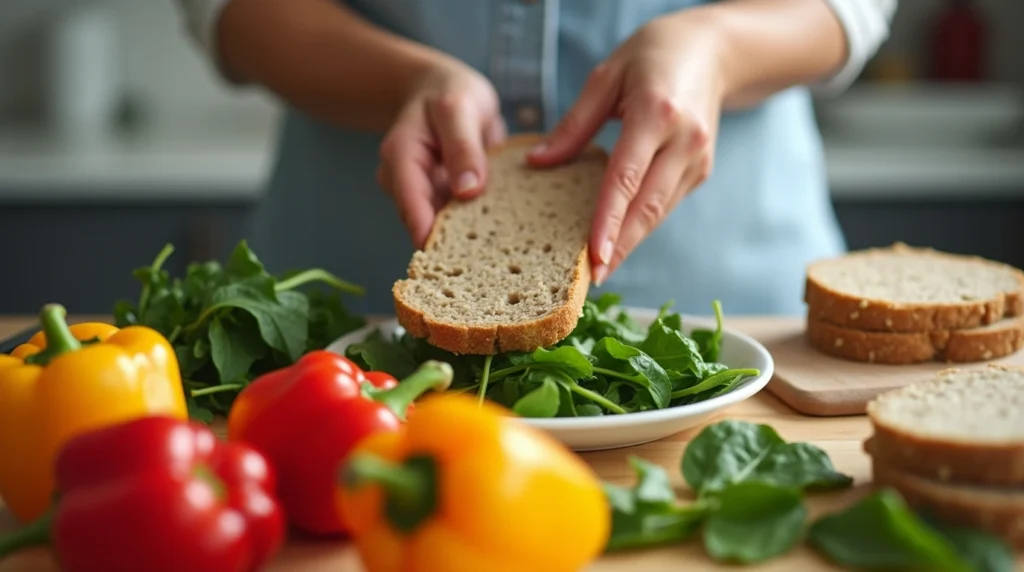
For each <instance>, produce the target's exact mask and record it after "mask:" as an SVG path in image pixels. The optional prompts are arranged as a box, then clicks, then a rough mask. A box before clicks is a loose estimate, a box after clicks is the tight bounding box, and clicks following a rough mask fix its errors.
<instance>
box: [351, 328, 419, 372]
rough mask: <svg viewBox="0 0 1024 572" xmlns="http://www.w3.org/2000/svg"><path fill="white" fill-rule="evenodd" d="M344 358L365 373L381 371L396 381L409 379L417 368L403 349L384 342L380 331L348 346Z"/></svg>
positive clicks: (413, 360) (412, 359) (414, 361)
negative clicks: (393, 377)
mask: <svg viewBox="0 0 1024 572" xmlns="http://www.w3.org/2000/svg"><path fill="white" fill-rule="evenodd" d="M345 357H347V358H349V359H350V360H352V361H353V362H355V364H356V365H358V366H359V367H360V368H362V369H364V370H366V371H383V372H386V373H389V374H391V375H393V376H395V378H397V379H405V378H406V377H409V376H410V375H412V373H413V372H415V371H416V369H417V368H418V367H419V364H418V363H417V362H416V360H415V359H414V358H413V356H412V354H411V353H409V351H408V350H406V349H405V347H403V346H401V345H399V344H395V343H392V342H390V341H388V340H386V339H385V338H384V336H383V334H382V333H381V331H380V330H374V331H373V332H371V333H370V335H368V336H367V337H366V338H365V339H364V340H363V341H362V342H359V343H355V344H352V345H350V346H348V347H347V348H346V349H345Z"/></svg>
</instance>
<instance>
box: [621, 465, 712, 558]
mask: <svg viewBox="0 0 1024 572" xmlns="http://www.w3.org/2000/svg"><path fill="white" fill-rule="evenodd" d="M628 461H629V464H630V466H631V467H632V468H633V471H634V472H635V473H636V476H637V480H636V483H635V484H634V485H633V487H632V488H628V489H627V488H624V487H620V486H617V485H613V484H611V483H604V484H603V485H604V490H605V496H606V498H607V499H608V503H609V505H610V506H611V508H612V531H611V535H610V538H609V540H608V543H607V545H606V547H605V550H606V551H609V552H612V551H617V550H625V549H631V548H641V547H650V546H656V545H661V544H667V543H670V542H678V541H681V540H685V539H687V538H690V537H692V536H693V535H694V534H695V533H696V532H697V530H698V528H699V527H700V524H701V522H702V521H703V519H704V518H705V516H706V515H707V509H706V507H705V506H704V505H702V504H693V505H689V506H687V505H681V504H679V502H678V500H677V499H676V495H675V492H674V491H673V490H672V486H671V484H670V483H669V479H668V474H667V473H666V472H665V470H664V469H662V468H661V467H660V466H658V465H655V464H653V463H650V462H648V461H645V460H643V459H641V458H639V457H635V456H630V457H629V459H628Z"/></svg>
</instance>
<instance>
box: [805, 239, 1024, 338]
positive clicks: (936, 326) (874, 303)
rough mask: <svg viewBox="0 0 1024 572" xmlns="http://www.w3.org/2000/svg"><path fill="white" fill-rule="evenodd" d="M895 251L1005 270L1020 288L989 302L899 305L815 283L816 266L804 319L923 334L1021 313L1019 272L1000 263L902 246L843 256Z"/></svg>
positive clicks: (1023, 293) (1023, 297)
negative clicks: (1011, 274) (853, 294)
mask: <svg viewBox="0 0 1024 572" xmlns="http://www.w3.org/2000/svg"><path fill="white" fill-rule="evenodd" d="M894 251H895V252H914V253H918V254H920V255H922V256H934V257H939V258H955V259H957V260H966V261H971V262H974V263H977V264H982V265H986V266H996V267H999V268H1001V269H1004V270H1010V271H1012V272H1014V273H1015V275H1016V276H1017V281H1018V284H1019V287H1018V288H1017V289H1016V290H1014V291H1011V292H1005V293H1002V294H1000V295H998V296H996V297H995V298H992V299H990V300H970V301H964V302H959V303H944V304H917V303H914V304H909V303H898V302H892V301H889V300H883V299H869V298H862V297H859V296H851V295H848V294H845V293H843V292H839V291H836V290H833V289H831V288H829V287H827V286H825V285H824V284H822V283H820V282H818V281H817V280H815V278H814V276H813V274H814V268H815V266H816V265H817V264H820V263H821V262H815V263H812V264H810V265H809V266H808V268H807V277H806V280H805V284H804V302H806V303H807V307H808V316H809V318H811V319H814V320H818V321H821V322H829V323H831V324H835V325H837V326H844V327H848V328H857V329H860V330H865V331H879V332H927V331H933V330H953V329H962V328H977V327H980V326H984V325H986V324H991V323H994V322H998V321H999V320H1001V319H1003V318H1004V317H1012V316H1020V315H1022V314H1024V272H1022V271H1021V270H1020V269H1017V268H1014V267H1012V266H1009V265H1007V264H1003V263H1001V262H995V261H992V260H987V259H985V258H981V257H978V256H966V255H960V254H949V253H945V252H939V251H937V250H934V249H931V248H918V247H911V246H907V245H906V244H904V243H902V242H897V243H895V244H893V245H892V246H890V247H888V248H874V249H867V250H862V251H859V252H855V253H851V254H847V255H846V256H876V255H882V254H886V253H892V252H894Z"/></svg>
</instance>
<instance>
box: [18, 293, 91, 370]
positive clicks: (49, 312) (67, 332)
mask: <svg viewBox="0 0 1024 572" xmlns="http://www.w3.org/2000/svg"><path fill="white" fill-rule="evenodd" d="M65 316H67V310H65V309H64V306H61V305H60V304H47V305H45V306H43V310H42V312H40V313H39V322H40V323H41V325H42V327H43V334H45V335H46V349H44V350H43V351H41V352H39V353H38V354H36V355H34V356H32V357H31V358H29V359H27V360H25V361H26V362H28V363H34V364H36V365H46V364H48V363H50V361H52V360H53V358H55V357H57V356H59V355H61V354H64V353H68V352H73V351H75V350H78V349H80V348H81V347H82V342H80V341H78V340H77V339H76V338H75V336H74V335H73V334H72V333H71V329H70V328H68V323H67V321H66V320H65V319H64V318H65Z"/></svg>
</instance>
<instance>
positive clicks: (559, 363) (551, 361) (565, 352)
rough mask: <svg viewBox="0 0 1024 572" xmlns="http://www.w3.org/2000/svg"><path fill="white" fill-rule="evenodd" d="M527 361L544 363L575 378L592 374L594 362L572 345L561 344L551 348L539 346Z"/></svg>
mask: <svg viewBox="0 0 1024 572" xmlns="http://www.w3.org/2000/svg"><path fill="white" fill-rule="evenodd" d="M528 363H534V364H538V365H544V366H547V368H549V369H554V370H558V371H561V372H563V373H565V374H566V375H569V376H571V377H573V378H577V379H578V378H587V377H590V376H592V375H594V364H592V363H590V360H588V359H587V358H586V356H584V355H583V354H582V353H580V351H579V350H578V349H576V348H574V347H572V346H562V347H557V348H554V349H552V350H547V349H544V348H539V349H537V350H536V351H534V352H533V353H532V354H530V362H528Z"/></svg>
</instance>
